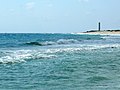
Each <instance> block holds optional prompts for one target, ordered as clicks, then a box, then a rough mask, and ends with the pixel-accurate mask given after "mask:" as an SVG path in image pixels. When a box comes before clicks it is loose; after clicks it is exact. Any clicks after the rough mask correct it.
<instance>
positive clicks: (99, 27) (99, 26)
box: [98, 22, 101, 31]
mask: <svg viewBox="0 0 120 90" xmlns="http://www.w3.org/2000/svg"><path fill="white" fill-rule="evenodd" d="M100 29H101V25H100V22H99V23H98V31H100Z"/></svg>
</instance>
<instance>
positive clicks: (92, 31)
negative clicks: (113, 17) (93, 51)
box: [78, 30, 120, 34]
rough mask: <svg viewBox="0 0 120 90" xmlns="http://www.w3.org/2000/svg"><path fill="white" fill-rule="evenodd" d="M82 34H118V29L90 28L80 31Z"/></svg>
mask: <svg viewBox="0 0 120 90" xmlns="http://www.w3.org/2000/svg"><path fill="white" fill-rule="evenodd" d="M78 34H79V33H78ZM82 34H120V30H100V31H99V30H90V31H86V32H82Z"/></svg>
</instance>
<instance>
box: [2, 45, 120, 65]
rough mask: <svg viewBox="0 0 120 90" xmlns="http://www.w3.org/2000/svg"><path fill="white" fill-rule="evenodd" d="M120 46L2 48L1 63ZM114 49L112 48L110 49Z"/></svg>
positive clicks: (62, 55) (58, 56)
mask: <svg viewBox="0 0 120 90" xmlns="http://www.w3.org/2000/svg"><path fill="white" fill-rule="evenodd" d="M116 48H120V45H119V44H105V45H104V44H94V45H86V44H83V45H80V44H78V45H73V46H70V47H68V46H64V47H61V46H60V47H57V48H45V49H43V48H42V49H41V48H37V49H29V50H0V63H1V64H8V63H21V62H26V61H29V60H41V59H44V60H45V59H54V58H61V57H64V55H70V54H71V53H72V55H74V54H75V53H76V52H78V53H81V52H87V51H90V52H93V51H94V50H108V49H116ZM109 51H112V50H109Z"/></svg>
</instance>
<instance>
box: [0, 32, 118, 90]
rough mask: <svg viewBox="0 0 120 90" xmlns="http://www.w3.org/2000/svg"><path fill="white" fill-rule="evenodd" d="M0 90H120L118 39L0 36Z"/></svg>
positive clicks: (102, 36) (59, 35)
mask: <svg viewBox="0 0 120 90" xmlns="http://www.w3.org/2000/svg"><path fill="white" fill-rule="evenodd" d="M0 90H120V36H119V35H87V34H85V35H84V34H82V35H78V34H35V33H33V34H32V33H31V34H30V33H28V34H27V33H26V34H22V33H21V34H17V33H16V34H15V33H14V34H12V33H11V34H5V33H3V34H0Z"/></svg>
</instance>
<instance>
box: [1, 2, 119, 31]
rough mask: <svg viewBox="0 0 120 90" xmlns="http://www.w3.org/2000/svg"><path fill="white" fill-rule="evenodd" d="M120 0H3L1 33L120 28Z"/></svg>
mask: <svg viewBox="0 0 120 90" xmlns="http://www.w3.org/2000/svg"><path fill="white" fill-rule="evenodd" d="M119 4H120V0H0V32H3V33H7V32H34V33H36V32H38V33H69V32H81V31H87V30H90V29H96V28H97V23H98V22H101V23H102V28H103V29H120V5H119Z"/></svg>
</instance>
